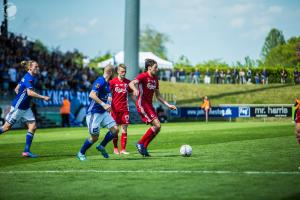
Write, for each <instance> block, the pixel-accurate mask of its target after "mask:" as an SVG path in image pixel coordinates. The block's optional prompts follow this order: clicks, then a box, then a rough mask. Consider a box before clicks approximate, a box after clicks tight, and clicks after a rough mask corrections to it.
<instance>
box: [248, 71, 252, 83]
mask: <svg viewBox="0 0 300 200" xmlns="http://www.w3.org/2000/svg"><path fill="white" fill-rule="evenodd" d="M251 79H252V70H251V69H250V68H248V70H247V83H248V84H249V83H251Z"/></svg>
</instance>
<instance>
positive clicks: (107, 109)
mask: <svg viewBox="0 0 300 200" xmlns="http://www.w3.org/2000/svg"><path fill="white" fill-rule="evenodd" d="M89 97H90V98H91V99H93V100H94V101H95V102H96V103H98V104H100V105H101V106H102V107H103V108H104V109H105V110H106V111H108V112H110V111H111V107H110V105H108V104H106V103H104V102H103V101H101V99H99V97H98V96H97V94H96V92H95V91H91V92H90V95H89Z"/></svg>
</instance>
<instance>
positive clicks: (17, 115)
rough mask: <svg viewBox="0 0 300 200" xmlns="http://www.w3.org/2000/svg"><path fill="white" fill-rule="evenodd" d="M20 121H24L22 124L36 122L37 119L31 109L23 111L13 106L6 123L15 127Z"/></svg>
mask: <svg viewBox="0 0 300 200" xmlns="http://www.w3.org/2000/svg"><path fill="white" fill-rule="evenodd" d="M19 120H22V122H33V121H35V117H34V115H33V112H32V110H31V108H28V109H27V110H21V109H18V108H14V107H13V106H11V107H10V111H9V113H8V114H7V116H6V121H7V122H8V123H10V124H11V125H14V124H15V123H16V122H17V121H19Z"/></svg>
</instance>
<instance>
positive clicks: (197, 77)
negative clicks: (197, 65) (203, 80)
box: [192, 69, 200, 84]
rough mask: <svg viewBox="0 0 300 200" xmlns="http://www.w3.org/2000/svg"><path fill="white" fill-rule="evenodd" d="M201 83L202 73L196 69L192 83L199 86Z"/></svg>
mask: <svg viewBox="0 0 300 200" xmlns="http://www.w3.org/2000/svg"><path fill="white" fill-rule="evenodd" d="M199 82H200V71H199V69H196V71H195V72H194V75H193V81H192V83H195V84H198V83H199Z"/></svg>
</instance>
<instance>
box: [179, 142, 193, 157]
mask: <svg viewBox="0 0 300 200" xmlns="http://www.w3.org/2000/svg"><path fill="white" fill-rule="evenodd" d="M180 154H181V155H182V156H184V157H189V156H191V155H192V147H191V146H190V145H188V144H184V145H182V146H181V147H180Z"/></svg>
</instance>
